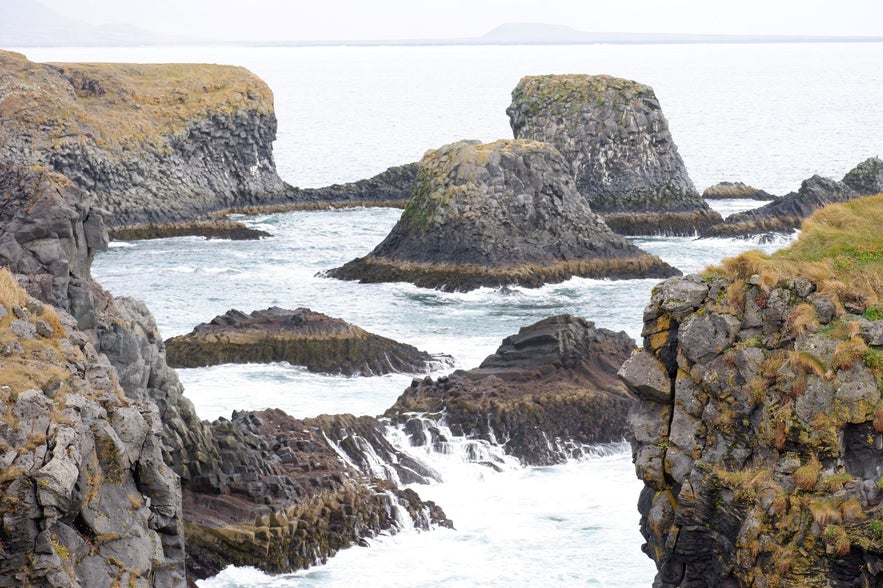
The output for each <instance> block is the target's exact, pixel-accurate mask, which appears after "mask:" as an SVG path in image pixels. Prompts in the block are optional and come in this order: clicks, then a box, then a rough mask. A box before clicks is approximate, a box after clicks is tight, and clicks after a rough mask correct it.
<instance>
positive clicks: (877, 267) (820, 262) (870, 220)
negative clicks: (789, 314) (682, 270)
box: [706, 194, 883, 324]
mask: <svg viewBox="0 0 883 588" xmlns="http://www.w3.org/2000/svg"><path fill="white" fill-rule="evenodd" d="M881 226H883V194H878V195H876V196H869V197H867V198H859V199H855V200H851V201H849V202H844V203H841V204H833V205H831V206H828V207H825V208H823V209H821V210H819V211H817V212H816V213H815V214H813V215H812V216H811V217H809V218H808V219H806V220H805V221H804V223H803V227H802V231H801V234H800V236H799V237H798V239H797V240H796V241H795V242H794V243H793V244H792V245H791V246H790V247H787V248H785V249H782V250H780V251H777V252H775V253H773V254H765V253H762V252H760V251H749V252H746V253H743V254H741V255H738V256H736V257H731V258H728V259H725V260H724V262H723V264H722V265H721V266H718V267H712V268H709V269H708V270H706V271H707V273H708V274H709V275H722V276H724V277H726V278H728V279H730V280H733V281H735V280H748V279H749V278H750V277H751V276H754V275H757V276H760V279H761V290H764V291H768V290H769V289H770V288H772V287H776V286H777V285H779V284H782V283H784V282H785V281H786V280H789V279H793V278H797V277H801V278H806V279H808V280H810V281H811V282H813V283H814V284H815V285H816V289H817V291H818V292H819V293H821V294H823V295H826V296H828V297H830V298H831V299H832V301H833V302H834V303H835V305H836V306H837V308H838V310H839V311H840V312H842V310H843V307H844V305H845V304H847V303H850V302H860V303H861V304H863V305H864V306H865V307H866V308H867V309H875V308H878V307H879V305H880V302H881V295H883V231H880V230H879V227H881ZM803 312H807V315H808V311H801V313H803ZM865 312H868V310H866V311H865ZM870 312H871V316H877V315H878V314H879V313H880V311H879V310H870ZM808 318H809V317H805V318H804V319H802V320H801V321H800V322H802V323H809V324H811V320H807V319H808Z"/></svg>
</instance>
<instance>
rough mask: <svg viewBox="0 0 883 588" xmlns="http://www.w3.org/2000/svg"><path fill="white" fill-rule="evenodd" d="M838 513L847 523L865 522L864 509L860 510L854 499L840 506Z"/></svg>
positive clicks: (859, 503) (858, 503)
mask: <svg viewBox="0 0 883 588" xmlns="http://www.w3.org/2000/svg"><path fill="white" fill-rule="evenodd" d="M840 513H841V514H842V515H843V520H844V521H846V522H847V523H860V522H862V521H864V520H865V509H864V508H862V504H861V502H859V501H858V500H856V499H855V498H850V499H849V500H847V501H846V502H844V503H843V504H841V505H840Z"/></svg>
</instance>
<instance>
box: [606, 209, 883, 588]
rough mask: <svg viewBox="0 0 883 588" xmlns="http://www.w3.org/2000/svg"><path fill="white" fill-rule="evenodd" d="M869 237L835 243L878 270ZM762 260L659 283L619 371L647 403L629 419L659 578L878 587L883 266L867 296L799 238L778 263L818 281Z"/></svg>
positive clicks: (882, 542) (849, 229)
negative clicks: (808, 254)
mask: <svg viewBox="0 0 883 588" xmlns="http://www.w3.org/2000/svg"><path fill="white" fill-rule="evenodd" d="M876 202H877V205H876V208H874V210H876V211H877V212H876V214H875V216H874V218H873V219H872V220H871V221H870V222H869V223H867V226H869V227H876V226H879V222H881V221H880V216H881V215H880V214H879V211H880V210H881V209H880V205H881V204H883V202H881V201H880V199H879V198H878V199H877V201H876ZM838 214H839V213H832V215H831V216H832V217H833V218H837V215H838ZM844 218H848V217H845V216H844ZM842 228H843V230H844V233H848V234H857V233H854V232H861V233H862V234H863V235H867V236H868V237H870V238H872V239H874V237H873V233H874V231H875V230H876V229H875V228H873V229H871V231H870V232H867V231H864V232H863V231H862V230H861V229H859V228H858V227H857V226H856V220H855V219H854V218H850V219H849V220H848V221H845V222H844V223H843V227H842ZM876 234H877V235H879V232H877V233H876ZM819 235H820V236H821V241H822V243H821V244H822V245H832V246H833V244H834V243H835V241H829V237H828V236H826V235H828V234H827V233H825V232H824V231H819ZM803 237H805V235H801V239H803ZM874 242H875V243H877V245H875V246H874V247H876V248H875V249H874V248H872V251H876V253H875V254H874V253H871V254H869V255H870V257H867V256H865V255H864V254H863V253H861V250H855V251H853V250H851V249H850V248H849V245H848V241H845V243H847V245H845V246H844V247H845V249H843V251H844V252H845V253H843V254H841V255H842V256H843V258H844V259H845V257H846V256H847V255H852V256H853V258H854V260H855V263H856V267H855V268H854V271H857V272H858V271H864V272H878V274H877V275H879V271H880V266H879V261H875V258H874V257H873V256H874V255H876V256H877V258H876V259H879V254H880V239H879V237H876V240H875V241H874ZM836 243H844V241H843V240H842V238H841V237H840V236H838V237H837V240H836ZM798 244H800V241H798ZM811 249H814V250H817V249H815V248H813V247H811ZM850 252H852V253H850ZM834 255H835V256H836V255H838V254H834ZM758 259H759V258H758V256H754V255H745V256H742V257H740V258H737V259H735V260H733V261H732V262H728V263H729V267H730V268H732V269H733V271H734V272H735V275H733V276H730V277H727V278H725V277H722V276H719V274H716V273H710V274H708V275H706V276H705V277H699V276H688V277H686V278H672V279H670V280H667V281H665V282H662V283H661V284H660V285H658V286H657V287H656V288H655V289H654V291H653V294H652V298H651V302H650V304H649V306H647V308H646V310H645V312H644V329H643V337H644V341H643V350H642V351H640V352H638V353H636V354H635V355H634V356H632V357H631V358H630V359H629V360H628V361H627V362H626V363H625V365H624V366H623V368H622V370H621V371H620V375H621V376H622V377H623V379H624V380H625V382H626V383H628V384H629V387H630V389H631V390H632V392H633V393H634V394H635V395H636V396H638V398H639V400H640V401H639V402H638V403H636V404H635V405H634V406H633V408H632V410H631V412H630V414H629V422H630V424H631V427H632V429H633V435H634V438H633V444H632V447H633V456H634V461H635V469H636V472H637V475H638V477H639V478H640V479H641V480H643V481H644V484H645V487H644V490H643V491H642V492H641V495H640V500H639V503H638V508H639V510H640V512H641V532H642V534H643V536H644V538H645V539H646V541H647V542H646V544H645V545H644V546H643V550H644V552H645V553H646V554H647V555H648V556H649V557H651V558H652V559H653V560H654V561H655V562H656V565H657V568H658V574H657V576H656V580H655V582H654V586H658V587H660V588H665V587H675V586H711V587H715V586H809V587H822V586H879V585H880V584H881V582H883V511H881V507H880V504H881V500H883V491H881V488H883V486H881V474H883V453H881V450H880V448H881V446H883V400H881V391H883V384H881V381H883V380H881V378H883V360H881V357H883V321H881V320H879V319H880V318H881V314H880V307H879V306H878V307H870V308H869V307H868V304H869V303H870V302H871V298H870V296H873V297H875V299H879V296H880V295H881V294H883V292H879V284H880V281H879V278H876V281H875V278H873V277H872V276H873V275H874V274H866V275H867V276H869V279H868V280H867V283H868V284H871V285H873V284H874V283H876V288H878V291H877V292H876V293H873V292H871V291H867V294H864V293H861V292H860V291H859V290H858V289H856V288H855V287H854V286H847V285H845V282H842V281H841V280H842V279H843V278H839V277H836V276H835V277H833V278H832V277H830V274H828V273H826V271H825V270H823V269H822V267H824V266H823V264H824V260H820V259H814V260H813V262H812V263H809V264H807V265H806V266H800V265H798V260H799V259H800V257H799V254H798V253H797V252H796V251H795V250H794V249H793V248H792V250H791V251H786V252H784V253H783V254H782V257H781V259H782V261H781V265H779V266H775V267H779V268H791V269H790V270H789V271H792V272H796V273H797V274H801V273H805V274H806V275H808V276H815V278H814V279H813V280H811V279H809V278H807V277H802V276H801V275H791V276H788V275H787V274H783V273H782V272H781V270H779V271H776V270H775V269H772V267H773V266H769V267H770V268H771V269H767V266H765V265H764V264H763V262H761V261H758ZM875 264H876V265H875ZM859 266H862V267H863V268H864V269H862V268H861V267H859ZM828 267H835V266H833V265H831V266H828ZM800 268H804V269H800ZM829 271H830V270H829ZM755 272H757V273H755ZM852 277H853V278H856V275H853V276H852ZM875 309H876V310H875ZM853 313H858V314H853ZM860 313H865V316H861V314H860ZM868 317H870V318H868Z"/></svg>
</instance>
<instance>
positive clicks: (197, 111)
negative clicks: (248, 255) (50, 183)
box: [0, 51, 290, 226]
mask: <svg viewBox="0 0 883 588" xmlns="http://www.w3.org/2000/svg"><path fill="white" fill-rule="evenodd" d="M275 136H276V118H275V115H274V113H273V96H272V93H271V92H270V89H269V88H268V87H267V86H266V84H264V83H263V82H262V81H261V80H260V79H259V78H257V77H256V76H254V75H253V74H251V73H250V72H248V71H247V70H245V69H243V68H238V67H229V66H217V65H185V64H171V65H135V64H38V63H32V62H30V61H28V60H27V59H26V58H25V57H24V56H22V55H20V54H17V53H10V52H6V51H0V137H2V138H0V157H3V158H7V159H10V160H14V161H17V162H19V163H22V164H24V165H39V166H43V167H46V168H47V169H49V170H50V171H54V172H58V173H61V174H63V175H65V176H66V177H67V178H69V179H70V180H71V181H72V182H73V183H74V184H75V185H76V186H77V187H79V188H80V189H82V190H85V191H86V192H88V193H89V194H91V195H93V196H94V197H96V198H97V199H98V202H99V205H100V206H102V207H103V208H105V209H106V210H108V211H109V213H110V214H109V216H108V224H109V225H111V226H119V225H140V224H148V223H166V222H178V221H184V220H191V219H193V218H196V217H199V216H202V215H205V214H206V213H209V212H212V211H216V210H221V209H226V208H229V207H232V206H237V205H247V204H256V203H269V202H275V201H278V200H283V199H285V197H286V195H287V194H288V193H289V191H290V187H289V186H287V185H286V184H284V183H283V182H282V181H281V180H280V179H279V177H278V176H277V175H276V169H275V164H274V161H273V153H272V142H273V140H274V139H275Z"/></svg>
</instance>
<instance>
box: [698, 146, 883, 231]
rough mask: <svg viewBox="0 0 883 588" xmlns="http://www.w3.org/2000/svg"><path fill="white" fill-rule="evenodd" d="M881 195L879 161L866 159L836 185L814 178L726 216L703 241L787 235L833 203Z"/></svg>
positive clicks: (882, 166) (882, 164) (882, 179)
mask: <svg viewBox="0 0 883 588" xmlns="http://www.w3.org/2000/svg"><path fill="white" fill-rule="evenodd" d="M881 192H883V161H881V160H880V159H878V158H876V157H871V158H869V159H866V160H865V161H863V162H862V163H860V164H859V165H857V166H856V167H855V168H853V169H852V170H850V171H849V172H847V174H846V175H845V176H844V177H843V180H842V181H840V182H838V181H835V180H832V179H830V178H823V177H821V176H818V175H815V176H813V177H811V178H809V179H807V180H804V181H803V183H802V184H801V185H800V189H799V190H798V191H797V192H791V193H790V194H787V195H785V196H782V197H780V198H777V199H776V200H774V201H773V202H770V203H769V204H766V205H764V206H761V207H759V208H755V209H752V210H748V211H745V212H740V213H737V214H733V215H731V216H728V217H727V218H726V220H725V221H724V222H723V223H721V224H719V225H715V226H712V227H708V228H707V229H706V230H705V231H704V232H703V233H702V236H703V237H748V236H751V235H758V234H764V233H786V234H787V233H791V232H793V231H794V230H795V229H799V228H800V225H801V223H803V221H804V219H806V218H807V217H808V216H809V215H811V214H812V213H813V212H815V211H816V210H818V209H820V208H822V207H824V206H827V205H828V204H833V203H836V202H846V201H847V200H852V199H853V198H859V197H861V196H871V195H873V194H879V193H881Z"/></svg>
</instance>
